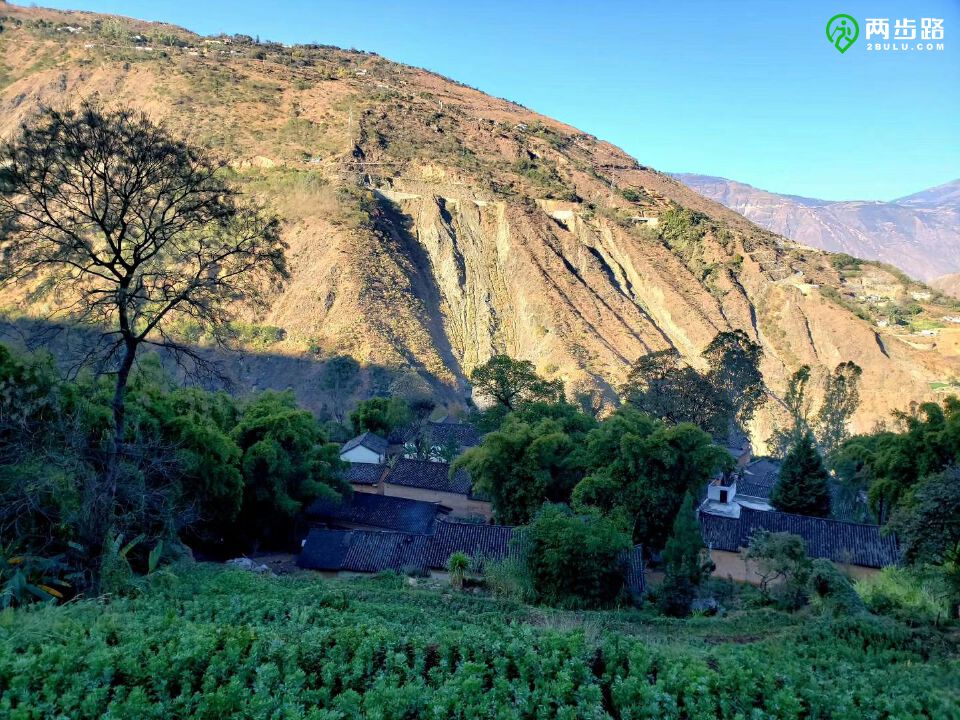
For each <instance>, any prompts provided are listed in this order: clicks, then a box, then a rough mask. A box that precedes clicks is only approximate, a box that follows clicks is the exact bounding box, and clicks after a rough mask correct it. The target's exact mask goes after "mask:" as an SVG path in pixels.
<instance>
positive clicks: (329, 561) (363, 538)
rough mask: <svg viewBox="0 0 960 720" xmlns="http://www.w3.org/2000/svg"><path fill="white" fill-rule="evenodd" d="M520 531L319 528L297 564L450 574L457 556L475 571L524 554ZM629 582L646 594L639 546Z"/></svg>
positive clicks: (628, 558) (445, 524)
mask: <svg viewBox="0 0 960 720" xmlns="http://www.w3.org/2000/svg"><path fill="white" fill-rule="evenodd" d="M515 537H516V538H517V539H519V537H518V536H517V530H516V529H515V528H512V527H508V526H505V525H480V524H471V523H458V522H451V521H447V520H438V521H437V523H436V531H435V532H434V533H433V534H432V535H415V534H409V533H399V532H384V531H378V530H327V529H317V528H315V529H313V530H311V531H310V534H309V535H307V539H306V541H305V542H304V545H303V549H302V550H301V552H300V556H299V558H298V559H297V564H298V565H299V566H300V567H303V568H308V569H311V570H345V571H348V572H371V573H372V572H382V571H384V570H395V571H397V572H403V571H424V570H444V569H446V567H447V561H448V560H449V559H450V556H451V555H453V553H455V552H463V553H466V554H467V555H469V556H470V559H471V561H472V563H471V565H472V567H473V568H474V569H475V570H479V571H482V570H483V562H484V561H485V560H486V561H490V560H502V559H503V558H506V557H508V556H511V555H513V554H514V553H517V552H519V548H518V545H517V544H516V543H513V542H512V541H513V540H514V538H515ZM622 560H623V566H624V581H625V583H626V586H627V589H628V590H629V591H630V592H631V594H633V595H634V596H638V595H640V594H642V593H643V590H644V570H645V568H644V562H643V551H642V548H641V547H640V546H639V545H636V546H635V547H633V548H632V549H631V550H629V551H627V552H625V553H624V555H623V558H622Z"/></svg>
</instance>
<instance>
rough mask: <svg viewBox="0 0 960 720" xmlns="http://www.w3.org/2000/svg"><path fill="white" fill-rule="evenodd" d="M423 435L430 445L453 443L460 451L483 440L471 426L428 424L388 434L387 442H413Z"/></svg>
mask: <svg viewBox="0 0 960 720" xmlns="http://www.w3.org/2000/svg"><path fill="white" fill-rule="evenodd" d="M420 433H423V436H424V438H425V439H427V440H428V441H429V443H430V444H431V445H439V446H443V445H446V444H448V443H449V442H451V441H453V442H456V443H457V445H459V446H460V449H461V450H465V449H467V448H472V447H476V446H477V445H479V444H480V443H481V441H482V440H483V436H482V435H481V434H480V431H479V430H477V429H476V428H475V427H474V426H473V425H469V424H467V423H457V422H428V423H426V424H424V425H423V426H422V427H421V426H420V425H416V424H414V425H408V426H407V427H405V428H401V429H399V430H394V431H393V432H392V433H390V437H389V440H390V442H393V443H406V442H411V441H412V440H414V439H415V438H416V437H417V435H418V434H420Z"/></svg>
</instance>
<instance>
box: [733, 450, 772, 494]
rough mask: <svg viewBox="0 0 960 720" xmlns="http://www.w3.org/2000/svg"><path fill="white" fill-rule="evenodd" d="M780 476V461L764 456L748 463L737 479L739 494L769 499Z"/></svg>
mask: <svg viewBox="0 0 960 720" xmlns="http://www.w3.org/2000/svg"><path fill="white" fill-rule="evenodd" d="M779 477H780V463H779V462H777V461H776V460H770V459H769V458H763V459H761V460H754V461H753V462H752V463H750V464H749V465H747V466H746V467H745V468H744V469H743V471H742V473H741V476H740V479H739V480H738V481H737V494H738V495H747V496H749V497H755V498H760V499H761V500H769V499H770V493H771V492H772V491H773V486H774V485H776V484H777V480H778V479H779Z"/></svg>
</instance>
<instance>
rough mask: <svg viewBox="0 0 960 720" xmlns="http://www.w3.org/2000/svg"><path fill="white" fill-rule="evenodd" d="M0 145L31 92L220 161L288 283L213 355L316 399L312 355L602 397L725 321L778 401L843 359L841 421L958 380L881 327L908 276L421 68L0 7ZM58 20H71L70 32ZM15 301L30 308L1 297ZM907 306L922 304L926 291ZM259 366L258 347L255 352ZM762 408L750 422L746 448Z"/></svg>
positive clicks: (457, 393)
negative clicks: (284, 258) (120, 112)
mask: <svg viewBox="0 0 960 720" xmlns="http://www.w3.org/2000/svg"><path fill="white" fill-rule="evenodd" d="M2 14H5V15H6V17H3V18H0V24H2V25H3V32H2V33H0V60H2V65H0V108H2V112H0V136H2V137H9V136H11V135H12V134H13V133H14V132H15V131H16V129H17V127H18V124H19V123H20V122H22V121H23V120H24V119H26V118H28V117H29V116H30V114H31V113H32V112H34V111H35V109H36V108H37V107H38V106H39V105H40V104H42V103H56V104H65V103H76V102H78V101H79V100H80V99H82V98H86V97H93V96H95V97H99V98H101V99H103V100H104V101H106V102H110V103H122V104H130V105H134V106H136V107H139V108H142V109H143V110H144V111H145V112H147V113H148V114H150V115H151V116H153V117H154V118H156V119H159V120H162V121H164V122H166V123H167V124H168V125H169V126H170V127H171V128H172V129H173V130H175V131H177V132H180V133H183V134H186V135H188V136H189V137H190V138H191V139H192V140H194V141H197V142H204V143H208V144H210V145H211V146H213V147H214V148H216V150H217V151H218V152H221V153H223V154H225V155H226V156H227V157H228V158H230V160H231V164H232V166H233V172H235V174H236V178H237V181H238V182H240V183H242V184H243V185H244V187H245V188H246V189H247V191H248V192H251V193H255V194H257V195H258V196H260V197H261V198H263V199H264V200H265V201H266V202H267V203H269V204H270V206H271V207H273V208H274V209H275V210H276V211H277V212H278V213H280V214H281V215H282V216H283V218H284V220H285V235H286V238H287V239H288V241H289V243H290V246H291V249H290V264H291V270H292V278H291V281H290V283H289V285H288V286H287V288H286V289H285V290H284V292H283V293H282V294H281V295H279V296H278V297H276V298H275V300H274V302H273V305H272V307H271V309H270V310H269V312H268V313H267V314H266V315H265V316H263V317H249V318H247V320H248V321H249V322H250V323H251V324H260V325H268V326H271V327H275V328H280V329H282V331H281V332H278V334H277V337H278V338H282V339H279V340H277V341H276V342H273V343H272V344H271V345H270V346H269V348H268V351H269V355H266V354H264V353H262V352H261V353H260V354H252V353H251V354H248V355H247V356H245V357H244V358H242V359H241V360H240V361H239V362H235V363H233V365H232V367H233V369H234V371H235V375H236V378H235V379H237V380H238V382H240V384H241V385H242V386H244V387H267V386H271V387H286V386H292V387H294V389H295V390H296V391H297V392H298V394H299V395H300V397H301V399H302V400H303V401H304V402H306V403H308V404H310V405H312V406H313V407H314V408H316V409H318V410H322V409H323V405H324V403H326V402H327V400H328V398H325V396H324V395H323V393H322V392H321V391H320V390H319V389H318V387H319V382H318V380H317V369H316V368H317V367H318V366H317V365H316V364H315V362H314V361H315V360H316V359H317V358H318V357H320V358H322V357H326V356H329V355H331V354H333V353H350V354H352V355H354V356H355V357H357V358H358V359H360V360H362V361H364V362H366V363H370V364H371V368H370V371H369V372H368V376H367V390H370V389H376V387H378V383H380V382H381V380H382V378H381V376H380V375H381V374H380V373H379V372H374V370H378V369H380V368H386V369H387V370H389V371H391V372H397V371H402V370H403V369H412V370H414V371H415V372H416V373H418V374H419V375H420V376H421V377H423V378H426V379H427V380H428V381H430V382H431V383H433V384H434V386H435V387H440V388H442V389H443V392H444V394H445V397H446V398H447V401H448V402H449V403H451V404H455V403H456V402H457V400H458V399H460V400H462V398H463V396H464V395H465V394H467V393H468V392H469V389H468V387H467V384H466V377H467V376H468V375H469V373H470V371H471V370H472V368H473V367H474V366H476V365H477V364H478V363H480V362H482V361H484V360H485V359H486V358H488V357H489V356H490V355H491V354H492V353H494V352H507V353H510V354H511V355H514V356H517V357H521V358H528V359H531V360H533V361H534V362H535V363H536V364H537V367H538V369H539V370H540V371H541V372H542V373H544V374H545V375H547V376H549V377H558V378H562V379H563V380H564V381H565V382H566V383H567V386H568V388H569V389H570V390H571V391H573V390H577V389H581V388H582V389H587V388H599V389H600V390H602V391H604V392H606V393H608V394H609V393H610V391H611V388H612V387H615V386H616V385H617V384H619V383H620V382H622V380H623V379H624V376H625V373H626V370H627V367H628V365H629V363H631V362H632V361H634V360H635V359H636V358H637V357H638V356H640V355H641V354H643V353H646V352H650V351H652V350H658V349H662V348H667V347H675V348H677V349H678V350H679V351H680V352H682V353H683V354H684V355H685V356H687V357H688V358H690V359H691V361H692V362H697V356H698V354H699V352H700V351H701V350H702V349H703V348H704V347H705V345H706V344H707V343H708V342H709V341H710V340H711V339H712V338H713V336H714V335H715V334H716V333H717V332H718V331H721V330H726V329H730V328H743V329H744V330H746V331H747V332H748V333H750V335H751V336H752V337H754V338H757V339H758V340H759V341H760V342H761V343H762V344H763V347H764V350H765V359H764V364H763V371H764V374H765V376H766V378H767V380H768V382H769V384H770V386H771V387H772V388H773V389H774V391H777V392H779V391H782V390H783V388H784V386H785V383H786V379H787V377H788V376H789V374H790V373H791V372H793V371H794V370H795V369H796V368H797V367H798V366H799V365H800V364H802V363H807V364H810V365H812V366H813V367H814V371H815V373H816V374H818V375H819V376H822V375H823V374H825V373H827V372H829V371H830V370H832V368H833V367H834V366H836V364H837V363H839V362H841V361H843V360H854V361H856V362H857V363H858V364H860V365H861V366H862V367H863V368H864V383H865V385H866V388H867V389H866V391H865V392H864V393H863V395H864V404H863V409H862V411H861V413H860V415H859V416H858V418H857V422H858V426H859V427H862V428H867V427H870V426H871V425H872V424H873V422H874V421H875V420H877V419H879V418H883V417H886V416H887V414H888V413H889V411H890V410H891V409H893V408H898V407H904V406H905V405H906V404H907V403H908V402H910V401H911V400H918V399H923V398H926V397H929V396H930V383H932V382H942V381H945V379H948V378H951V377H954V376H956V375H957V374H960V373H958V369H960V368H958V362H957V347H956V340H955V339H953V335H950V336H949V337H948V336H947V335H946V333H945V334H944V337H942V338H937V340H936V341H930V339H929V338H923V339H922V340H920V339H914V338H911V337H909V330H907V329H904V328H898V329H897V330H896V331H894V330H893V329H891V328H883V329H881V328H878V327H876V326H875V324H874V323H875V321H876V320H878V319H879V318H880V317H881V316H882V313H883V312H884V310H883V307H882V306H881V305H879V304H878V303H879V301H877V302H876V303H875V302H874V301H873V300H869V301H868V300H864V299H863V297H864V296H865V295H867V294H868V295H869V297H870V298H873V297H874V296H876V297H877V298H879V297H880V296H881V295H882V296H883V298H885V299H884V300H883V302H884V303H886V304H887V305H888V306H898V307H899V305H900V304H903V303H906V302H910V303H913V304H916V303H915V302H914V301H913V300H912V299H911V295H910V293H911V292H913V291H915V290H916V289H917V288H915V287H913V286H912V285H911V284H910V283H909V281H906V280H904V279H903V278H901V277H899V276H897V275H896V274H895V273H892V272H891V271H889V270H888V269H884V268H882V267H878V266H873V265H865V266H862V267H861V266H857V268H849V267H846V268H845V267H843V266H842V263H841V264H840V265H838V264H837V263H836V262H834V261H833V260H832V258H831V257H830V256H829V255H827V254H825V253H822V252H818V251H815V250H810V249H807V248H802V247H799V246H796V245H794V244H792V243H790V242H788V241H786V240H784V239H783V238H781V237H777V236H775V235H773V234H771V233H769V232H767V231H765V230H761V229H760V228H758V227H756V226H755V225H752V224H751V223H750V222H748V221H746V220H745V219H744V218H743V217H741V216H740V215H737V214H736V213H734V212H732V211H730V210H727V209H725V208H723V207H722V206H720V205H718V204H716V203H714V202H712V201H710V200H707V199H705V198H704V197H702V196H701V195H699V194H697V193H695V192H693V191H692V190H690V189H689V188H687V187H685V186H684V185H682V184H680V183H679V182H677V181H675V180H674V179H672V178H670V177H668V176H666V175H664V174H662V173H658V172H656V171H654V170H651V169H650V168H646V167H644V166H642V165H640V164H639V163H637V161H636V160H634V159H633V158H631V157H629V156H627V155H626V154H625V153H623V152H622V151H621V150H619V149H617V148H615V147H613V146H611V145H609V144H607V143H604V142H602V141H599V140H597V139H596V138H594V137H591V136H589V135H586V134H584V133H581V132H579V131H577V130H576V129H575V128H572V127H569V126H567V125H564V124H562V123H560V122H557V121H555V120H552V119H550V118H547V117H543V116H540V115H537V114H536V113H533V112H531V111H529V110H527V109H525V108H522V107H520V106H517V105H515V104H512V103H510V102H507V101H504V100H499V99H496V98H492V97H490V96H487V95H484V94H483V93H481V92H479V91H476V90H473V89H471V88H468V87H465V86H462V85H459V84H457V83H455V82H452V81H450V80H447V79H444V78H441V77H439V76H437V75H434V74H432V73H428V72H425V71H423V70H418V69H415V68H410V67H406V66H402V65H398V64H395V63H390V62H388V61H386V60H384V59H382V58H380V57H378V56H376V55H370V54H364V53H357V52H347V51H342V50H338V49H335V48H329V47H319V46H297V47H294V48H285V47H282V46H279V45H272V44H262V43H261V44H258V43H255V42H253V41H252V40H251V39H250V38H243V37H231V38H224V37H218V38H201V37H199V36H196V35H193V34H191V33H188V32H186V31H183V30H180V29H178V28H173V27H170V26H167V25H158V24H152V23H145V22H140V21H133V20H128V19H121V18H112V17H107V16H100V15H93V14H89V13H62V12H54V11H48V10H40V9H23V8H15V7H12V6H0V15H2ZM68 28H69V29H68ZM2 300H3V303H4V306H5V307H6V308H7V310H8V311H10V312H17V313H27V314H33V315H36V314H39V313H41V312H42V311H43V308H42V307H37V306H35V305H31V304H30V303H28V302H27V300H26V298H25V297H24V296H23V294H22V293H21V294H20V295H18V294H17V293H15V292H14V293H12V294H8V296H7V297H6V298H3V299H2ZM917 311H918V312H919V313H920V315H919V316H916V317H927V316H928V315H929V316H931V317H936V316H939V315H940V314H942V312H943V309H942V308H940V307H939V306H938V305H936V304H935V303H934V304H930V303H927V304H925V305H923V306H917ZM265 358H266V359H265ZM776 412H777V404H776V403H768V407H767V410H766V411H765V412H764V413H763V414H762V416H761V417H760V418H758V420H757V427H756V428H754V435H755V437H756V438H757V439H760V440H762V439H763V438H764V437H765V436H766V434H767V433H768V432H769V430H770V428H771V426H772V423H773V421H774V417H773V415H774V414H775V413H776Z"/></svg>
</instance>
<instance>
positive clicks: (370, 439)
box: [340, 432, 387, 455]
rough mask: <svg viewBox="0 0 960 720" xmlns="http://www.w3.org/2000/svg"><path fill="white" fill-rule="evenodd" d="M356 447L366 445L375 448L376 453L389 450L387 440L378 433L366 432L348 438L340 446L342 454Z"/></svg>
mask: <svg viewBox="0 0 960 720" xmlns="http://www.w3.org/2000/svg"><path fill="white" fill-rule="evenodd" d="M355 447H365V448H367V449H368V450H373V451H374V452H375V453H378V454H383V453H385V452H386V451H387V441H386V439H385V438H382V437H380V436H379V435H377V434H376V433H372V432H365V433H362V434H360V435H357V436H356V437H355V438H352V439H350V440H347V442H345V443H344V444H343V447H341V448H340V454H341V455H342V454H343V453H345V452H347V451H349V450H353V449H354V448H355Z"/></svg>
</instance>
